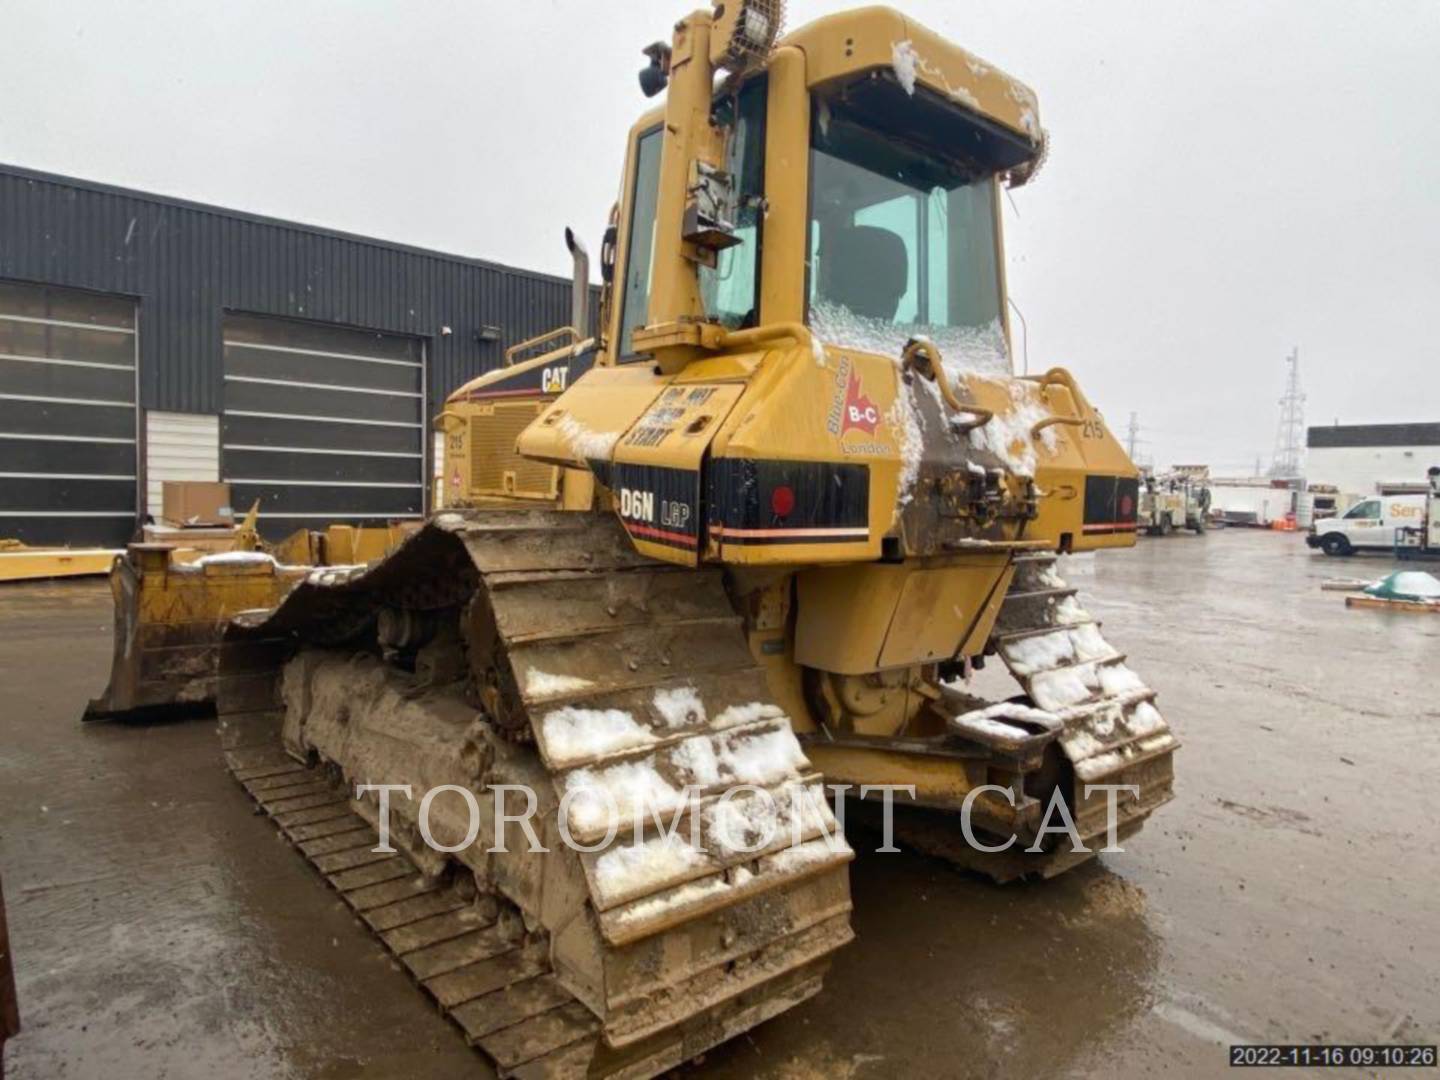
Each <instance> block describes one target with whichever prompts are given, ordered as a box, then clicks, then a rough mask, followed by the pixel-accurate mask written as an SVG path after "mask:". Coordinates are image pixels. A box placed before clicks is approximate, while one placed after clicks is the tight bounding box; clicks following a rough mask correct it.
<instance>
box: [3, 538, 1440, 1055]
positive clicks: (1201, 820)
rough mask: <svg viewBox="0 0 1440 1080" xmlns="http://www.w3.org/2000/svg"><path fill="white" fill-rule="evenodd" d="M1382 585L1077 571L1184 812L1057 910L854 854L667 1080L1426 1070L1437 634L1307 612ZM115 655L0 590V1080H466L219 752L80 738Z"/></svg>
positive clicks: (1225, 552)
mask: <svg viewBox="0 0 1440 1080" xmlns="http://www.w3.org/2000/svg"><path fill="white" fill-rule="evenodd" d="M1389 565H1390V564H1389V562H1388V561H1387V560H1383V559H1364V560H1361V559H1354V560H1349V561H1346V562H1339V561H1336V560H1329V559H1323V558H1320V557H1317V556H1313V555H1311V554H1310V553H1309V552H1308V551H1307V550H1306V548H1305V547H1304V545H1303V542H1302V541H1301V540H1300V539H1299V538H1298V537H1296V536H1293V535H1279V534H1270V533H1256V532H1247V531H1238V530H1237V531H1229V532H1222V533H1212V534H1211V535H1209V536H1206V537H1193V536H1189V535H1186V536H1176V537H1172V538H1169V539H1163V540H1159V539H1157V540H1147V541H1142V543H1141V545H1140V547H1139V549H1138V551H1135V552H1126V553H1120V554H1117V555H1110V556H1105V557H1102V558H1100V559H1099V560H1096V561H1095V562H1094V563H1093V564H1092V566H1091V568H1090V569H1089V570H1088V572H1082V573H1077V574H1076V580H1077V582H1078V583H1079V584H1080V585H1081V586H1082V589H1083V592H1082V598H1083V599H1084V600H1085V601H1086V602H1087V604H1088V605H1089V606H1090V607H1091V609H1092V610H1093V611H1094V612H1095V613H1096V614H1097V615H1099V616H1100V617H1101V618H1103V619H1104V621H1105V623H1106V636H1107V637H1109V638H1110V639H1111V640H1112V641H1114V642H1116V643H1117V644H1118V646H1119V647H1120V648H1121V649H1123V650H1125V651H1126V652H1128V653H1129V655H1130V657H1131V665H1132V666H1133V667H1134V668H1135V669H1136V670H1137V671H1139V672H1140V673H1141V674H1142V675H1143V676H1145V677H1146V678H1147V679H1148V681H1149V682H1150V683H1151V684H1152V685H1154V686H1155V687H1157V688H1158V689H1159V691H1160V694H1161V697H1160V705H1161V707H1162V709H1163V711H1164V712H1165V714H1166V715H1167V717H1168V719H1169V720H1170V723H1171V725H1172V726H1173V728H1174V729H1175V730H1176V732H1177V733H1178V734H1179V736H1180V738H1181V739H1182V740H1183V742H1184V747H1183V749H1182V750H1181V752H1180V755H1179V758H1178V761H1177V769H1176V771H1177V775H1178V796H1177V798H1176V800H1175V801H1174V802H1173V803H1172V804H1171V805H1169V806H1168V807H1166V808H1165V809H1164V810H1162V811H1161V812H1160V814H1159V815H1158V816H1157V817H1156V818H1155V819H1153V820H1152V822H1151V823H1150V825H1149V826H1148V827H1147V828H1146V830H1145V831H1144V832H1143V833H1141V834H1140V836H1138V837H1137V838H1136V839H1135V840H1133V841H1132V842H1130V844H1129V845H1128V850H1127V851H1126V852H1125V853H1124V854H1115V855H1107V856H1105V857H1104V858H1103V861H1102V862H1100V863H1098V864H1091V865H1089V866H1087V867H1085V868H1083V869H1081V870H1079V871H1076V872H1074V873H1071V874H1069V875H1066V876H1065V877H1063V878H1060V879H1058V880H1055V881H1051V882H1044V883H1037V884H1026V885H1021V886H1006V887H997V886H993V885H990V884H988V883H987V882H985V881H983V880H980V879H978V878H975V877H973V876H970V875H968V874H965V873H961V872H958V871H954V870H951V869H949V868H948V867H946V866H945V865H942V864H940V863H937V862H934V861H931V860H928V859H925V858H921V857H917V856H912V855H908V854H899V855H877V854H873V853H870V854H863V855H862V856H861V857H860V858H859V859H858V861H857V862H856V863H855V866H854V870H853V878H852V880H853V883H854V895H855V926H856V930H857V932H858V940H857V942H856V943H855V944H854V945H852V946H850V947H849V948H848V949H847V950H845V951H844V952H842V953H841V954H840V956H839V958H838V959H837V961H836V963H835V965H834V968H833V970H832V972H831V975H830V977H829V980H828V982H827V984H826V987H825V990H824V992H823V993H822V994H821V995H820V996H819V997H818V998H816V999H815V1000H813V1001H811V1002H810V1003H808V1004H806V1005H805V1006H802V1007H801V1008H799V1009H796V1010H794V1011H793V1012H791V1013H788V1014H786V1015H785V1016H783V1017H781V1018H779V1019H777V1020H775V1021H772V1022H771V1023H769V1024H766V1025H764V1026H762V1027H761V1028H759V1029H757V1030H755V1031H753V1032H751V1033H750V1034H749V1035H747V1036H743V1037H741V1038H740V1039H737V1040H735V1041H733V1042H732V1043H730V1044H728V1045H727V1046H725V1047H722V1048H720V1049H719V1050H716V1051H712V1052H711V1053H710V1054H709V1055H708V1056H707V1058H706V1059H705V1060H704V1061H703V1062H702V1063H701V1064H700V1065H698V1066H690V1067H687V1069H686V1070H684V1074H685V1075H686V1076H687V1078H689V1080H699V1078H705V1077H750V1076H761V1077H772V1078H793V1080H800V1078H810V1077H821V1076H823V1077H839V1078H851V1077H854V1078H866V1077H877V1078H878V1077H886V1078H888V1077H894V1076H935V1077H948V1076H964V1075H977V1074H978V1075H987V1074H988V1075H993V1076H1005V1077H1012V1076H1013V1077H1026V1076H1037V1075H1047V1076H1049V1075H1075V1076H1092V1075H1093V1076H1112V1075H1128V1076H1137V1075H1149V1074H1152V1073H1155V1072H1159V1071H1170V1072H1172V1073H1174V1074H1177V1075H1197V1076H1198V1075H1219V1074H1221V1073H1222V1072H1224V1071H1225V1067H1226V1055H1225V1050H1224V1045H1225V1044H1227V1043H1232V1042H1253V1041H1266V1042H1299V1041H1309V1040H1313V1039H1322V1040H1325V1041H1332V1042H1352V1043H1354V1042H1431V1043H1433V1042H1435V1041H1437V1039H1440V964H1437V961H1436V956H1437V954H1440V839H1437V830H1436V828H1435V825H1436V817H1437V815H1436V811H1435V808H1434V804H1433V802H1432V801H1431V798H1432V796H1434V795H1435V794H1436V793H1440V782H1437V779H1436V763H1437V761H1440V734H1437V732H1440V697H1437V694H1436V682H1435V680H1436V676H1437V672H1440V665H1437V658H1440V618H1434V617H1430V616H1406V615H1394V614H1387V613H1383V612H1375V611H1347V610H1346V609H1345V607H1344V602H1343V599H1342V597H1341V596H1340V595H1339V594H1335V593H1322V592H1320V591H1319V589H1318V587H1317V586H1318V585H1319V582H1320V580H1321V579H1322V578H1324V577H1327V576H1331V575H1334V574H1337V573H1342V574H1347V575H1353V574H1356V573H1365V574H1369V573H1379V572H1381V571H1383V570H1384V569H1386V568H1387V567H1388V566H1389ZM109 650H110V603H109V595H108V593H107V592H106V590H105V587H104V585H103V583H100V582H98V581H91V582H74V583H68V584H48V585H34V586H23V587H7V588H5V589H4V590H3V592H0V688H3V701H0V881H3V886H4V891H5V897H6V901H7V904H8V907H9V913H10V925H11V932H12V936H13V942H12V945H13V948H14V952H15V955H16V958H17V979H18V983H19V994H20V1008H21V1015H22V1021H23V1023H24V1031H23V1032H22V1034H21V1035H20V1036H19V1037H17V1038H16V1039H15V1040H14V1041H13V1042H12V1043H11V1044H10V1045H9V1046H8V1047H7V1053H6V1065H7V1066H8V1067H9V1070H10V1071H8V1072H7V1073H6V1075H7V1076H13V1077H19V1078H34V1080H40V1078H43V1080H49V1078H53V1077H76V1078H78V1077H147V1078H148V1077H157V1078H158V1077H204V1078H206V1080H230V1078H242V1077H243V1078H247V1080H248V1078H252V1077H313V1078H330V1077H336V1078H338V1077H392V1076H395V1077H398V1076H404V1077H420V1078H428V1077H442V1076H443V1077H451V1076H457V1075H477V1076H483V1075H487V1074H486V1070H485V1068H484V1066H483V1064H482V1063H481V1062H480V1060H479V1059H478V1058H477V1057H475V1056H474V1055H473V1054H472V1053H471V1051H469V1050H468V1049H467V1048H466V1046H465V1044H464V1042H463V1040H462V1039H461V1038H460V1036H459V1035H458V1034H457V1033H456V1031H455V1030H454V1029H452V1028H451V1027H450V1025H449V1024H448V1022H446V1021H445V1020H443V1019H441V1018H440V1017H439V1016H438V1015H437V1014H436V1012H435V1011H434V1009H433V1008H432V1007H431V1006H430V1005H428V1004H427V1002H426V1000H425V999H424V998H423V997H422V996H421V995H420V993H419V992H418V991H416V990H415V989H414V988H413V987H412V986H411V984H410V983H409V981H408V979H407V978H406V977H405V976H404V975H403V974H401V973H400V972H399V971H398V970H396V969H394V968H393V967H392V965H391V962H390V961H389V960H388V958H387V957H386V956H385V954H384V953H383V951H382V950H381V949H380V948H379V946H377V945H375V944H372V942H371V941H370V940H369V938H368V937H367V936H366V934H365V933H363V932H362V931H361V930H360V928H359V927H358V926H357V924H356V923H355V922H354V921H353V920H352V918H351V916H350V915H349V914H348V913H347V911H346V909H345V908H344V907H343V906H342V904H341V903H340V902H339V900H337V899H336V898H335V897H334V896H333V894H331V893H330V892H329V891H328V890H327V889H326V888H325V887H324V886H323V885H322V884H321V883H320V882H319V881H318V879H317V878H316V877H315V876H314V875H313V874H312V872H311V871H310V870H309V868H308V867H307V866H305V865H304V864H303V863H302V862H301V861H300V859H299V857H298V856H297V855H295V854H294V853H293V852H292V851H291V850H290V849H289V848H288V847H287V846H286V845H285V844H284V843H283V842H282V841H281V840H279V839H278V838H277V836H276V834H275V831H274V829H273V828H272V827H271V825H270V824H269V823H268V821H267V820H265V819H264V818H260V817H256V816H254V814H253V813H252V810H251V803H250V802H249V800H248V799H247V798H246V797H245V795H244V794H243V793H242V792H241V790H240V789H239V788H238V786H236V785H235V784H234V783H233V782H232V781H231V780H230V779H229V778H228V776H227V775H226V774H225V772H224V769H223V766H222V765H221V762H220V758H219V754H218V752H217V749H216V743H215V737H214V733H213V723H211V722H207V721H203V720H202V721H192V722H187V723H176V724H169V725H164V726H149V727H128V726H120V725H89V726H83V727H82V726H81V724H80V722H79V716H80V712H81V710H82V708H83V706H84V704H85V701H86V699H87V697H89V696H90V695H92V694H94V693H96V692H98V691H99V690H100V689H101V688H102V686H103V684H104V682H105V672H106V669H107V665H108V663H109ZM856 839H857V842H860V841H863V840H864V839H865V838H864V837H863V836H861V837H857V838H856ZM871 846H872V847H873V844H872V845H871ZM1429 1075H1433V1073H1429Z"/></svg>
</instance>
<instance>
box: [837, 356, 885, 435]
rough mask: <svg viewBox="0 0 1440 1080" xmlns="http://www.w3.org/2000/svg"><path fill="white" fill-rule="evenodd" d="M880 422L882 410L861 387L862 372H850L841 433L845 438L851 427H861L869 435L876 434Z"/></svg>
mask: <svg viewBox="0 0 1440 1080" xmlns="http://www.w3.org/2000/svg"><path fill="white" fill-rule="evenodd" d="M878 423H880V410H878V409H877V408H875V403H874V402H873V401H871V400H870V399H869V398H868V397H866V396H865V391H864V390H862V389H861V388H860V373H859V372H858V371H852V372H850V382H849V384H848V385H847V386H846V387H845V415H844V416H843V417H842V418H841V421H840V435H841V437H842V438H843V437H844V435H845V433H846V432H847V431H849V430H850V429H851V428H859V429H860V430H861V431H863V432H865V433H866V434H867V435H874V434H875V425H877V424H878Z"/></svg>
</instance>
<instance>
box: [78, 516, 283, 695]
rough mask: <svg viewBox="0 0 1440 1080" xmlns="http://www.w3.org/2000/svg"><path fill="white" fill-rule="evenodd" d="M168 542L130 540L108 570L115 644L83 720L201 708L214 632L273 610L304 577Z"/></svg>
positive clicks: (247, 557) (265, 561)
mask: <svg viewBox="0 0 1440 1080" xmlns="http://www.w3.org/2000/svg"><path fill="white" fill-rule="evenodd" d="M173 556H174V552H173V549H172V548H171V547H170V546H169V545H166V544H131V545H130V547H129V549H128V550H127V551H126V553H125V554H124V555H123V556H122V557H120V558H118V559H116V560H115V562H114V565H113V566H112V567H111V569H110V592H111V594H112V596H113V597H114V600H115V648H114V654H113V657H112V659H111V666H110V681H109V684H108V685H107V686H106V688H105V692H104V693H103V694H101V695H100V696H99V697H98V698H95V699H93V700H92V701H91V702H90V704H89V705H88V706H87V707H86V709H85V715H84V719H86V720H99V719H111V718H118V717H123V716H151V715H156V716H158V715H164V714H176V713H184V712H187V711H205V710H209V709H211V708H213V706H214V701H215V677H216V661H217V657H218V655H219V647H220V637H221V633H222V632H223V630H224V627H225V624H226V622H228V621H229V619H230V617H231V616H232V615H235V614H236V613H238V612H241V611H247V610H250V609H255V608H273V607H274V606H275V605H277V604H278V603H279V602H280V600H281V598H282V597H283V596H284V595H285V593H286V592H288V591H289V589H290V588H291V587H292V586H293V585H294V584H295V582H296V581H298V580H300V579H301V578H302V577H304V575H305V569H304V568H292V567H283V566H277V564H276V563H275V561H274V560H273V559H270V558H269V557H267V556H264V555H252V554H250V553H241V552H235V553H231V554H227V555H225V556H224V557H222V558H219V559H217V558H215V557H213V556H212V557H211V558H210V559H208V560H206V562H205V563H204V564H203V565H202V564H198V563H196V564H189V563H185V562H180V561H177V560H176V559H175V558H174V557H173Z"/></svg>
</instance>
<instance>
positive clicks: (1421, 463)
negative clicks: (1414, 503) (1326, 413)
mask: <svg viewBox="0 0 1440 1080" xmlns="http://www.w3.org/2000/svg"><path fill="white" fill-rule="evenodd" d="M1306 447H1307V454H1306V458H1307V467H1306V470H1305V472H1306V480H1307V482H1308V483H1309V484H1310V485H1311V486H1314V485H1317V484H1318V485H1328V486H1331V487H1334V488H1335V489H1336V490H1337V491H1339V492H1340V493H1341V494H1343V495H1373V494H1375V493H1376V491H1378V490H1379V489H1380V488H1382V487H1384V488H1386V489H1400V488H1404V487H1413V488H1414V489H1415V490H1424V488H1425V483H1426V480H1425V476H1426V472H1427V470H1429V469H1430V468H1431V467H1433V466H1440V422H1437V423H1416V424H1333V425H1331V426H1329V427H1312V428H1310V429H1309V432H1308V435H1307V438H1306Z"/></svg>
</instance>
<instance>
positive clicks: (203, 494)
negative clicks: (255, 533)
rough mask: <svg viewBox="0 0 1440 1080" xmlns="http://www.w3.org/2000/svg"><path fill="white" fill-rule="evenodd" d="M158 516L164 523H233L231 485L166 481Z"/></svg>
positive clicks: (210, 482)
mask: <svg viewBox="0 0 1440 1080" xmlns="http://www.w3.org/2000/svg"><path fill="white" fill-rule="evenodd" d="M161 487H162V491H163V494H162V497H161V500H160V502H161V511H160V518H161V520H162V521H164V522H165V523H166V524H167V525H179V526H195V525H233V524H234V523H235V513H234V511H233V510H231V508H230V485H229V484H222V483H216V482H214V481H209V480H166V481H165V482H164V483H163V484H162V485H161Z"/></svg>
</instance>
